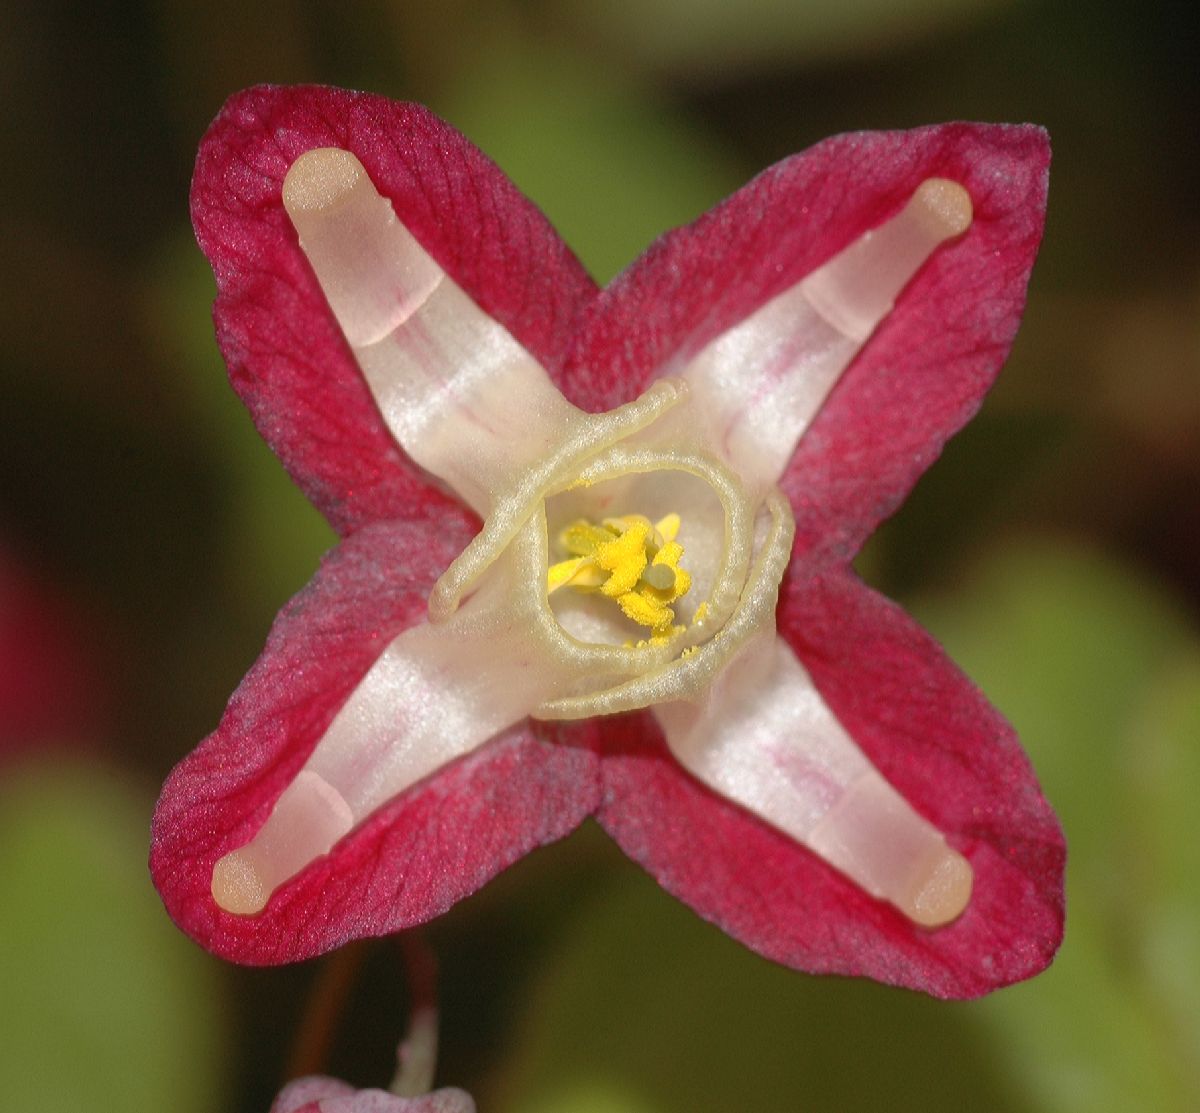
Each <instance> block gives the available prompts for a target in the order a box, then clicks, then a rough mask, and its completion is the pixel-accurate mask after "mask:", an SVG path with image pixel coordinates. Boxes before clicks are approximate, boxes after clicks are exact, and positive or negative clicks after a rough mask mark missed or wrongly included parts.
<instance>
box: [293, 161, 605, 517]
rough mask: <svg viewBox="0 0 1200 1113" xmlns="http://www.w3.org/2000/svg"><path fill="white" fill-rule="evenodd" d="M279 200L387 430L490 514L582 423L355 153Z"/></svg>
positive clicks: (310, 165) (308, 176) (318, 170)
mask: <svg viewBox="0 0 1200 1113" xmlns="http://www.w3.org/2000/svg"><path fill="white" fill-rule="evenodd" d="M283 200H284V205H285V207H286V208H287V211H288V214H289V216H290V217H291V219H292V223H293V224H294V225H295V227H296V231H297V233H298V235H299V237H300V246H301V248H302V249H303V251H304V253H305V255H306V256H307V257H308V260H309V262H310V263H311V264H312V268H313V271H314V272H315V274H316V276H317V280H318V282H320V284H321V289H322V290H323V291H324V293H325V296H326V298H327V299H328V301H329V304H330V307H331V308H332V309H333V312H334V316H335V317H336V318H337V321H338V324H339V325H340V326H341V328H342V331H343V332H344V333H345V335H346V339H347V340H348V341H349V343H350V346H351V348H352V349H353V351H354V354H355V356H356V358H357V359H358V362H359V365H360V366H361V367H362V369H363V373H364V375H365V376H366V378H367V382H368V383H369V384H370V387H371V392H372V394H373V395H374V396H375V400H376V402H377V403H378V404H379V408H380V411H381V413H382V414H383V418H384V420H385V421H386V422H387V424H388V427H389V428H390V429H391V430H392V433H393V434H394V435H395V437H396V439H397V440H398V441H399V442H400V444H401V445H402V446H403V447H404V450H405V451H406V452H407V453H408V454H409V455H410V456H411V457H412V458H413V459H414V460H416V461H417V463H418V464H420V465H421V466H422V467H423V468H425V469H426V470H427V471H429V472H432V473H433V474H434V475H436V476H438V477H439V478H440V479H442V480H444V481H445V482H446V483H448V484H449V485H450V486H451V487H452V488H453V489H454V490H455V491H456V492H457V493H458V494H459V495H460V496H461V497H462V498H463V500H464V501H465V502H467V503H468V504H469V505H470V506H472V507H473V508H474V509H475V510H476V511H478V512H479V513H480V514H485V515H486V514H487V512H488V510H489V509H490V507H491V504H492V500H493V497H494V496H495V495H496V494H497V493H498V492H499V491H502V490H504V489H505V488H506V487H508V486H510V485H511V484H512V483H513V481H514V480H515V479H516V478H518V477H519V476H520V475H522V474H523V473H524V472H525V471H526V470H527V469H528V468H529V467H530V466H531V465H532V464H533V463H534V462H536V461H537V460H538V459H540V458H541V457H543V456H545V454H546V453H547V452H548V451H550V450H552V449H554V448H555V447H557V446H558V445H559V443H560V442H561V440H562V438H563V433H564V431H565V430H566V429H567V428H568V427H570V426H571V425H572V424H574V423H577V422H579V421H580V420H581V419H582V418H584V417H585V416H586V415H584V414H582V413H581V412H580V411H579V410H577V409H576V408H575V407H574V406H572V405H571V404H570V403H569V402H568V401H567V400H566V399H565V398H563V396H562V395H561V394H560V393H559V391H558V390H557V389H556V388H555V386H554V384H553V383H551V382H550V380H549V378H548V377H547V375H546V373H545V371H544V370H543V369H542V367H541V365H540V364H538V362H537V361H536V360H535V359H534V358H533V357H532V356H531V355H530V354H529V353H528V352H527V351H526V350H525V349H524V348H522V347H521V345H520V344H518V343H517V342H516V340H514V339H513V337H512V336H511V335H510V334H509V332H508V331H507V330H506V329H505V328H504V327H503V326H501V325H500V323H499V322H498V321H496V320H494V319H493V318H491V317H489V316H488V315H487V314H486V313H484V312H483V310H481V309H480V308H479V307H478V306H477V305H475V303H474V302H473V301H471V299H470V298H468V297H467V296H466V294H464V293H463V291H462V290H461V289H460V288H459V287H458V286H457V285H456V284H455V283H454V281H453V280H452V279H451V278H450V277H449V276H448V275H447V274H446V273H445V272H444V271H443V270H442V269H441V267H439V266H438V264H437V263H436V262H435V261H434V260H433V259H432V258H431V257H430V256H429V254H428V253H427V252H426V251H425V250H424V248H422V247H421V245H420V244H418V243H417V241H416V240H415V239H414V238H413V236H412V235H411V234H410V233H409V232H408V230H407V229H406V228H405V227H404V225H403V224H401V223H400V221H399V220H397V219H396V214H395V212H394V211H393V209H392V206H391V204H390V203H389V202H388V201H387V200H386V199H385V198H383V197H381V196H380V195H379V193H378V192H377V191H376V190H375V187H374V185H372V183H371V180H370V178H369V177H368V176H367V174H366V171H365V170H364V169H363V167H362V164H361V163H360V162H359V161H358V159H357V158H355V156H354V155H352V154H350V152H348V151H342V150H338V149H336V148H322V149H318V150H314V151H309V152H308V153H307V154H305V155H302V156H301V157H300V158H299V159H297V160H296V162H295V163H294V164H293V165H292V167H291V169H290V170H289V171H288V174H287V177H286V178H285V179H284V186H283Z"/></svg>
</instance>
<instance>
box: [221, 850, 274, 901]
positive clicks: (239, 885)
mask: <svg viewBox="0 0 1200 1113" xmlns="http://www.w3.org/2000/svg"><path fill="white" fill-rule="evenodd" d="M212 895H213V900H214V901H216V902H217V905H218V906H219V907H221V908H223V909H224V910H225V911H226V912H233V913H235V914H236V915H238V916H254V915H256V914H257V913H259V912H261V911H262V910H263V909H264V908H265V907H266V906H267V897H268V896H269V894H268V892H267V890H266V887H265V886H264V885H263V882H262V878H261V877H260V876H259V874H258V871H257V870H256V869H255V868H254V865H253V863H252V862H251V861H250V859H249V858H248V857H247V856H246V855H245V854H244V853H243V852H242V851H240V850H235V851H233V853H232V854H226V855H225V857H224V858H222V859H221V860H220V861H218V862H217V864H216V865H215V866H214V867H213V876H212Z"/></svg>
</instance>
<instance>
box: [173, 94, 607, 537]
mask: <svg viewBox="0 0 1200 1113" xmlns="http://www.w3.org/2000/svg"><path fill="white" fill-rule="evenodd" d="M322 146H338V147H343V148H345V149H347V150H350V151H353V152H354V153H355V154H356V155H357V156H358V158H359V159H360V161H361V162H362V163H363V165H364V166H365V167H366V169H367V171H368V173H369V174H370V176H371V179H372V181H373V182H374V183H375V185H376V187H377V188H378V189H379V190H380V192H381V193H383V194H384V195H385V196H387V197H389V198H390V199H391V200H392V203H393V204H394V206H395V208H396V211H397V213H398V215H399V216H400V218H401V219H402V220H403V221H404V223H405V224H406V225H407V226H408V228H409V229H410V230H411V231H412V233H413V234H414V235H415V236H416V237H417V239H418V240H419V241H420V242H421V244H422V245H423V246H424V247H425V248H426V250H428V251H429V252H430V254H432V255H433V257H434V258H435V259H437V261H438V262H439V263H440V264H441V265H442V266H443V267H445V269H446V270H447V271H448V272H449V274H450V275H451V277H452V278H454V279H455V281H456V282H458V283H459V285H460V286H462V287H463V288H464V289H465V290H466V291H467V293H468V294H470V295H471V297H473V298H474V299H475V300H476V301H477V302H478V303H479V305H481V306H482V307H483V308H484V309H485V310H486V311H487V312H488V313H490V314H492V316H494V317H496V318H497V319H498V320H499V321H500V322H501V323H502V324H504V325H505V327H506V328H508V330H509V331H510V332H511V333H512V334H513V335H514V336H515V337H516V338H517V339H518V340H519V341H520V342H521V343H522V344H523V345H524V346H525V347H526V348H528V349H529V351H530V352H532V353H533V354H534V356H536V357H537V358H538V359H539V360H540V361H541V362H542V364H543V365H544V366H545V367H546V368H547V370H549V371H550V372H551V373H552V374H554V373H555V372H556V371H557V370H558V369H559V367H560V365H561V363H562V359H563V354H564V352H565V348H566V339H567V335H568V332H567V330H568V327H569V325H570V323H571V320H572V318H573V316H574V315H575V313H576V312H577V310H578V308H579V306H580V305H581V304H582V303H583V302H584V301H585V300H587V299H588V298H590V297H591V296H592V295H593V294H594V293H595V286H594V284H593V283H592V282H591V280H590V279H589V278H588V277H587V275H586V274H585V272H584V271H583V268H582V267H581V266H580V264H579V263H578V261H577V260H576V259H575V258H574V256H573V255H571V253H570V251H569V250H568V249H567V248H566V246H565V245H564V244H563V243H562V241H561V240H560V239H559V238H558V236H557V235H556V234H555V232H554V230H553V229H552V228H551V227H550V225H549V223H548V222H547V221H546V219H545V217H544V216H542V214H541V213H540V212H539V211H538V210H537V208H536V207H535V206H534V205H533V204H532V203H531V202H530V201H528V200H526V198H524V197H523V196H522V195H521V194H520V193H519V192H518V191H517V189H516V187H515V186H514V185H513V184H512V183H511V182H510V181H509V180H508V178H506V177H505V176H504V175H503V174H502V173H501V172H500V170H499V169H497V167H496V166H495V165H494V164H493V163H491V162H490V161H489V160H488V159H487V158H486V157H485V156H484V155H483V154H482V153H481V152H480V151H478V150H477V149H476V148H475V147H473V146H472V145H471V144H470V143H468V142H467V140H466V139H464V138H463V137H462V136H461V135H460V134H459V133H458V132H457V131H455V130H454V129H453V128H451V127H450V126H449V125H447V124H445V123H443V122H442V121H441V120H439V119H437V117H435V116H433V115H432V114H431V113H430V112H428V111H427V110H426V109H424V108H422V107H420V106H418V105H413V104H400V103H397V102H395V101H389V100H386V99H385V98H383V97H377V96H371V95H369V94H365V93H353V92H347V91H345V90H341V89H329V88H321V87H317V86H299V87H295V88H273V87H268V86H263V87H259V88H255V89H250V90H247V91H246V92H243V93H239V94H238V95H237V96H235V97H233V98H231V99H230V100H229V102H228V103H227V104H226V105H225V107H224V108H223V109H222V111H221V114H220V115H219V116H218V117H217V119H216V120H215V121H214V123H213V125H212V127H211V128H210V129H209V131H208V134H207V135H206V136H205V138H204V141H203V143H202V144H201V147H200V154H199V157H198V159H197V162H196V172H195V176H194V178H193V181H192V221H193V223H194V225H195V228H196V236H197V238H198V239H199V241H200V246H201V248H202V249H203V250H204V253H205V254H206V255H207V256H208V258H209V261H210V262H211V263H212V265H213V270H214V271H215V272H216V276H217V288H218V298H217V302H216V306H215V309H214V318H215V321H216V327H217V338H218V341H219V343H220V346H221V351H222V353H223V354H224V356H225V361H226V363H227V364H228V366H229V373H230V377H231V379H232V381H233V384H234V387H235V388H236V389H237V391H238V393H239V394H240V395H241V396H242V398H243V400H244V401H245V402H246V405H247V406H248V407H249V409H250V412H251V414H252V415H253V417H254V421H255V424H256V425H257V426H258V428H259V430H260V431H261V432H262V434H263V436H264V437H265V438H266V440H267V441H268V443H269V444H270V445H271V447H272V448H273V449H274V450H275V452H276V453H277V454H278V455H279V457H280V459H282V460H283V462H284V464H285V466H286V467H287V469H288V471H289V472H290V473H291V474H292V476H293V477H294V478H295V480H296V482H297V483H299V485H300V486H301V488H302V489H303V490H304V491H305V493H306V494H308V496H309V497H310V498H311V499H312V501H313V502H314V503H315V504H316V505H317V507H319V508H320V509H321V510H322V511H323V512H324V513H325V514H326V515H327V516H328V517H329V519H330V521H331V522H332V523H333V525H334V527H335V528H336V529H337V530H338V531H339V532H341V533H346V532H349V531H350V530H352V529H354V528H356V527H357V526H359V525H362V524H363V523H365V522H369V521H375V520H379V519H381V518H388V517H392V516H394V515H395V513H396V511H397V510H398V509H399V508H400V507H403V506H405V505H409V504H411V503H413V502H414V501H416V502H419V501H424V500H426V499H430V498H440V496H438V495H437V494H436V493H435V492H433V491H432V489H431V488H430V487H429V486H428V484H427V482H426V481H425V480H424V479H423V477H422V475H421V473H420V472H419V471H418V470H417V469H416V467H415V466H414V465H413V464H412V463H411V461H409V460H408V459H407V457H405V456H404V454H403V453H402V452H401V450H400V449H399V448H398V447H397V446H396V444H395V442H394V441H393V440H392V438H391V435H390V434H389V433H388V431H387V429H386V428H385V426H384V424H383V420H382V418H381V417H380V416H379V413H378V410H377V408H376V406H375V403H374V401H373V400H372V398H371V395H370V393H369V392H368V390H367V387H366V383H365V381H364V379H363V377H362V375H361V373H360V372H359V370H358V367H357V364H356V363H355V362H354V358H353V356H352V354H351V352H350V350H349V348H348V347H347V345H346V342H345V340H344V338H343V336H342V334H341V332H340V331H339V330H338V327H337V324H336V322H335V321H334V318H333V315H332V313H331V311H330V310H329V308H328V305H327V304H326V302H325V299H324V296H323V295H322V293H321V291H320V288H319V287H318V285H317V282H316V279H315V277H314V276H313V274H312V271H311V269H310V267H309V265H308V262H307V260H306V259H305V258H304V256H303V254H302V253H301V251H300V248H299V245H298V243H297V240H296V234H295V231H294V230H293V228H292V226H291V223H290V222H289V220H288V217H287V214H286V213H285V211H284V209H283V203H282V183H283V177H284V175H285V173H286V172H287V170H288V168H289V166H290V165H291V164H292V162H294V161H295V160H296V158H297V157H299V156H300V155H301V154H303V153H304V152H305V151H308V150H311V149H312V148H314V147H322ZM580 401H581V404H587V402H588V399H586V398H585V399H581V400H580Z"/></svg>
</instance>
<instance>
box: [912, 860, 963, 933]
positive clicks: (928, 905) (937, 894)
mask: <svg viewBox="0 0 1200 1113" xmlns="http://www.w3.org/2000/svg"><path fill="white" fill-rule="evenodd" d="M929 866H930V868H929V871H928V872H927V873H926V874H925V876H924V878H923V879H922V880H921V882H920V883H919V884H918V885H917V886H915V887H914V890H913V893H912V896H911V898H910V900H909V901H906V902H905V904H906V905H907V907H902V908H901V911H902V912H904V914H905V915H906V916H908V918H909V919H911V920H912V921H913V922H914V923H917V924H920V925H921V926H922V927H927V928H937V927H943V926H944V925H946V924H948V923H950V922H951V921H952V920H957V919H958V917H959V916H961V915H962V913H963V910H964V909H965V908H966V907H967V903H968V902H969V901H970V899H971V889H972V886H973V885H974V882H975V873H974V871H973V870H972V869H971V863H970V862H968V861H967V860H966V858H964V857H963V856H962V855H961V854H959V853H958V852H957V851H955V850H951V849H950V848H949V847H944V848H943V853H942V854H941V855H940V856H939V857H937V858H934V859H932V860H931V861H930V863H929Z"/></svg>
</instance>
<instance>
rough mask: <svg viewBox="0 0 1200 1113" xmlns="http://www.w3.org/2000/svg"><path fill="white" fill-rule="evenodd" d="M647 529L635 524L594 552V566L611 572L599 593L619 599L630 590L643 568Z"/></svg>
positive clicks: (648, 533) (645, 526) (648, 537)
mask: <svg viewBox="0 0 1200 1113" xmlns="http://www.w3.org/2000/svg"><path fill="white" fill-rule="evenodd" d="M649 539H650V527H649V526H648V525H643V524H642V523H641V522H635V523H634V524H633V525H632V526H631V527H630V528H629V530H628V531H627V532H625V533H623V534H621V536H620V537H618V538H616V539H615V540H613V541H610V542H608V544H606V545H601V546H600V548H598V549H597V550H596V556H595V560H596V564H597V565H599V566H600V567H601V568H603V569H604V571H605V572H610V573H612V574H611V575H610V576H609V578H608V580H607V581H606V582H605V583H604V585H603V586H602V587H601V588H600V590H601V591H602V592H603V593H604V594H605V595H607V596H608V597H609V598H610V599H619V598H620V597H621V596H622V595H624V594H625V593H626V592H627V591H632V590H633V586H634V584H636V583H637V582H638V580H639V578H640V577H641V575H642V569H643V568H645V567H646V542H647V541H648V540H649Z"/></svg>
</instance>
